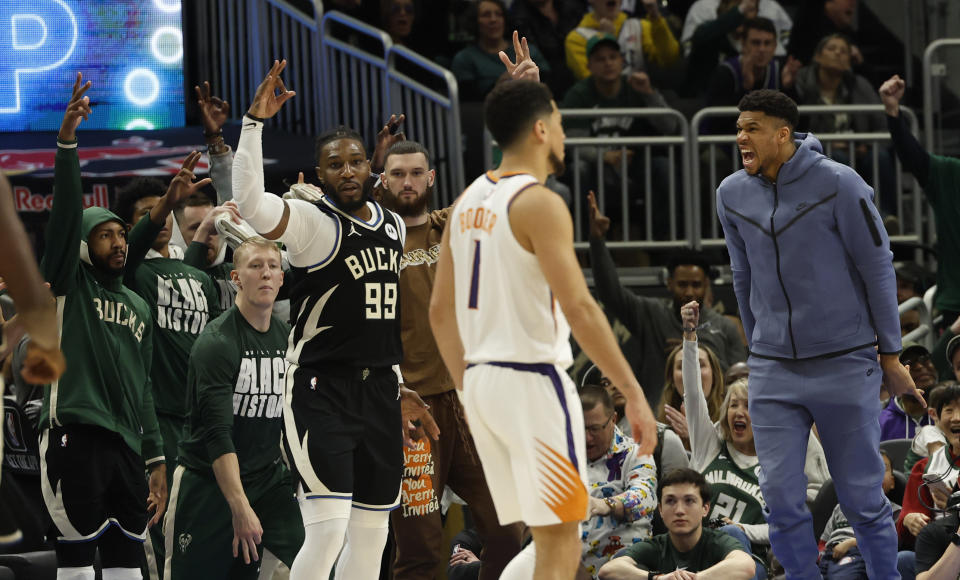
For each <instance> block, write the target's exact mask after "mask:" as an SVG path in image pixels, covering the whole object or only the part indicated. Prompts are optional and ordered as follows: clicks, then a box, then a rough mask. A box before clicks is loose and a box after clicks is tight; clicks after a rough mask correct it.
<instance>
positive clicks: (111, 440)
mask: <svg viewBox="0 0 960 580" xmlns="http://www.w3.org/2000/svg"><path fill="white" fill-rule="evenodd" d="M40 475H41V478H40V485H41V488H42V491H43V500H44V503H46V505H47V510H48V511H49V512H50V517H51V518H52V519H53V523H54V525H56V527H57V531H58V534H59V536H58V538H57V540H58V541H60V542H87V541H92V540H96V539H97V538H99V537H100V535H101V534H103V532H105V531H106V530H107V528H108V527H109V526H110V525H115V526H117V527H118V528H119V529H120V531H121V532H123V534H124V535H125V536H127V537H128V538H130V539H131V540H134V541H138V542H143V541H144V540H145V538H146V529H147V507H146V506H147V482H146V478H145V477H144V465H143V459H142V458H141V457H140V455H138V454H137V453H136V452H134V451H133V449H131V448H130V446H129V445H127V444H126V442H125V441H124V440H123V438H122V437H121V436H120V435H118V434H117V433H114V432H113V431H110V430H108V429H104V428H103V427H96V426H93V425H78V424H73V425H64V426H62V427H53V428H50V429H46V430H44V431H43V432H42V433H41V434H40Z"/></svg>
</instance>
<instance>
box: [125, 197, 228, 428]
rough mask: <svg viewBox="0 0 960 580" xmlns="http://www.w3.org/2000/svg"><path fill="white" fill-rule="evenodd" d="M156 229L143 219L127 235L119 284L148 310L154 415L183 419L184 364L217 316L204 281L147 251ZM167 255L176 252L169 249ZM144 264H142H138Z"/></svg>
mask: <svg viewBox="0 0 960 580" xmlns="http://www.w3.org/2000/svg"><path fill="white" fill-rule="evenodd" d="M160 228H161V226H158V225H157V224H155V223H153V222H152V221H150V216H149V215H147V216H144V217H143V218H142V219H141V220H140V221H139V222H137V224H136V225H135V226H134V227H133V229H131V230H130V255H129V258H128V260H127V271H126V274H125V276H124V277H125V283H126V285H127V286H128V287H130V288H132V289H133V291H134V292H136V293H137V294H138V295H140V297H141V298H143V299H144V300H146V301H147V304H149V305H150V314H151V317H152V318H151V321H152V322H153V325H154V335H153V337H154V338H153V342H154V349H153V371H152V373H151V379H152V382H153V398H154V402H155V403H156V405H157V413H158V414H163V415H170V416H174V417H186V416H187V407H186V395H187V391H186V378H187V361H188V359H189V358H190V349H191V348H193V343H194V342H195V341H196V340H197V337H198V336H200V332H201V331H202V330H203V329H204V328H205V327H206V326H207V324H208V323H209V322H210V321H211V320H213V319H214V318H216V317H217V316H218V315H219V314H220V307H219V304H220V297H219V296H218V295H217V290H216V287H215V286H214V283H213V281H212V280H211V279H210V277H209V276H208V275H207V274H205V273H203V272H201V271H200V270H198V269H196V268H194V267H192V266H188V265H187V264H185V263H184V262H183V261H182V260H179V259H175V258H174V257H173V255H174V254H173V253H171V257H170V258H164V257H163V256H161V255H160V254H159V253H158V252H156V251H152V250H150V246H152V245H153V241H154V240H155V239H156V237H157V234H158V233H159V232H160ZM170 251H171V252H179V249H176V250H175V249H174V246H171V250H170ZM144 257H145V258H146V259H143V258H144Z"/></svg>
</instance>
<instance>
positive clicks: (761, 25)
mask: <svg viewBox="0 0 960 580" xmlns="http://www.w3.org/2000/svg"><path fill="white" fill-rule="evenodd" d="M750 30H760V31H762V32H769V33H770V34H772V35H773V38H774V40H776V38H777V27H776V26H774V25H773V20H770V19H769V18H747V19H746V20H744V21H743V38H744V39H746V38H747V33H748V32H749V31H750Z"/></svg>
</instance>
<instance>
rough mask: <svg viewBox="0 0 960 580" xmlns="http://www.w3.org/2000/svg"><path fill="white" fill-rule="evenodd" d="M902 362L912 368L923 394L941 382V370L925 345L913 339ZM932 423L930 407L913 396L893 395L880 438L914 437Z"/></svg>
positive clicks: (884, 411) (884, 413)
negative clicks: (925, 406)
mask: <svg viewBox="0 0 960 580" xmlns="http://www.w3.org/2000/svg"><path fill="white" fill-rule="evenodd" d="M900 362H901V363H902V364H903V365H904V366H906V367H908V368H909V369H910V377H911V378H913V382H914V383H915V384H916V385H917V389H919V390H920V392H921V393H925V392H927V391H928V390H930V389H932V388H933V386H934V385H935V384H937V372H936V369H935V368H934V367H933V361H931V360H930V351H928V350H927V348H926V347H925V346H923V345H921V344H917V343H909V342H908V343H906V344H904V345H903V350H902V351H901V352H900ZM932 424H933V423H932V420H931V419H930V416H929V415H928V414H927V412H926V410H925V409H924V408H923V406H922V405H920V403H919V402H918V401H916V400H914V399H913V398H912V397H904V396H898V397H891V398H890V402H889V403H887V406H886V407H885V408H884V409H883V411H882V412H881V413H880V440H881V441H886V440H887V439H913V437H914V436H915V435H916V434H917V429H918V428H919V427H921V426H923V425H932Z"/></svg>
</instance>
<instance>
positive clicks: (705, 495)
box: [599, 469, 756, 580]
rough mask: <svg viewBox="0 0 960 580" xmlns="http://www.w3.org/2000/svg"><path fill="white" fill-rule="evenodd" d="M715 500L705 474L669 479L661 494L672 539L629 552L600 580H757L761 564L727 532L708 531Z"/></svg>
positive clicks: (680, 472)
mask: <svg viewBox="0 0 960 580" xmlns="http://www.w3.org/2000/svg"><path fill="white" fill-rule="evenodd" d="M711 495H712V493H711V490H710V484H708V483H707V480H706V479H704V477H703V476H702V475H701V474H700V473H698V472H696V471H694V470H692V469H677V470H675V471H673V472H671V473H668V474H667V475H666V477H664V480H663V482H662V483H661V484H660V488H659V489H658V490H657V498H658V499H659V503H660V513H661V514H662V515H663V521H664V523H665V524H666V526H667V533H666V534H660V535H658V536H654V537H653V538H651V539H649V540H645V541H643V542H639V543H636V544H634V545H632V546H630V547H628V548H627V551H626V553H625V554H624V555H623V556H620V557H619V558H614V559H612V560H610V561H609V562H607V563H606V564H604V565H603V567H602V568H601V569H600V574H599V577H600V579H601V580H621V579H623V580H626V579H629V578H650V577H651V576H656V577H661V578H664V580H681V579H685V578H691V577H694V576H693V575H694V574H697V575H699V574H702V575H703V577H704V578H706V577H713V578H723V579H724V580H748V579H749V578H753V577H754V575H755V574H756V563H755V562H754V560H753V558H751V557H750V556H749V555H748V554H747V553H746V552H744V551H743V547H742V546H741V544H740V542H738V541H737V540H735V539H734V538H733V537H731V536H729V535H728V534H726V533H724V532H721V531H719V530H714V529H709V528H704V527H703V519H704V518H705V517H706V515H707V513H709V511H710V498H711ZM638 571H639V572H640V573H641V574H638ZM675 571H684V572H688V573H689V574H686V575H681V574H677V573H676V572H675ZM644 572H645V573H646V574H645V575H643V574H642V573H644Z"/></svg>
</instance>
